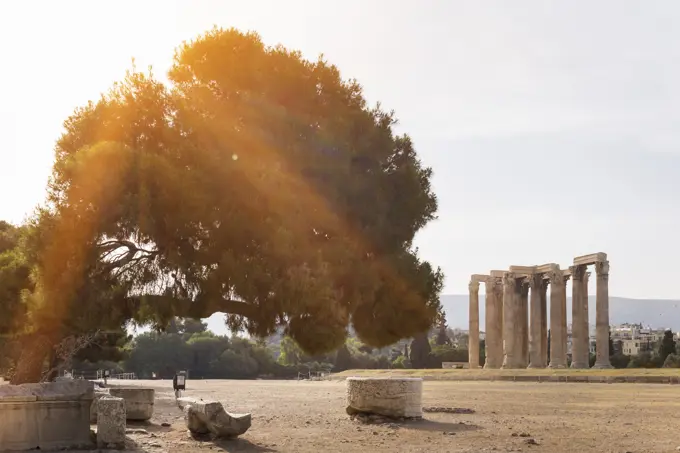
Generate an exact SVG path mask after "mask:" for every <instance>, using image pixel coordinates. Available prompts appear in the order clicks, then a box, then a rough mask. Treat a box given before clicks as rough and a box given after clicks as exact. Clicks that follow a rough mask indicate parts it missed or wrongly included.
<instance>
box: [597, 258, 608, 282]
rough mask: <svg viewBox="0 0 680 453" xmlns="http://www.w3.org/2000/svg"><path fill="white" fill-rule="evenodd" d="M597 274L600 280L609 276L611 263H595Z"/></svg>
mask: <svg viewBox="0 0 680 453" xmlns="http://www.w3.org/2000/svg"><path fill="white" fill-rule="evenodd" d="M595 273H596V274H597V276H598V278H599V277H603V276H608V275H609V261H598V262H596V263H595Z"/></svg>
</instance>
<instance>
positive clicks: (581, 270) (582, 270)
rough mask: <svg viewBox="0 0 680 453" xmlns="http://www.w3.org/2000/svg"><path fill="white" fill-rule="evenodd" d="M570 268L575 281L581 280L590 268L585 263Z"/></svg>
mask: <svg viewBox="0 0 680 453" xmlns="http://www.w3.org/2000/svg"><path fill="white" fill-rule="evenodd" d="M569 270H571V278H572V280H573V281H575V282H580V281H582V280H583V279H584V278H585V277H586V273H587V272H586V271H587V270H588V266H584V265H578V266H570V267H569Z"/></svg>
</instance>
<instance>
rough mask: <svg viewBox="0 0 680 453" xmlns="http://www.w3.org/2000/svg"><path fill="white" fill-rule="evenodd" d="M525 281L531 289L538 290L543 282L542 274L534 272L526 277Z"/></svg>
mask: <svg viewBox="0 0 680 453" xmlns="http://www.w3.org/2000/svg"><path fill="white" fill-rule="evenodd" d="M527 283H528V284H529V287H530V288H531V290H532V291H538V290H539V289H541V285H542V284H543V274H534V275H531V276H529V277H527Z"/></svg>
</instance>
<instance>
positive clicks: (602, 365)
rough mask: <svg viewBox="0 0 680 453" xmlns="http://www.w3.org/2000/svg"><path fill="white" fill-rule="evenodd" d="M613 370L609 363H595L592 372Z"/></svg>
mask: <svg viewBox="0 0 680 453" xmlns="http://www.w3.org/2000/svg"><path fill="white" fill-rule="evenodd" d="M612 368H614V367H613V366H612V364H611V363H597V362H595V365H593V369H594V370H611V369H612Z"/></svg>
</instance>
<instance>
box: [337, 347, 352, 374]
mask: <svg viewBox="0 0 680 453" xmlns="http://www.w3.org/2000/svg"><path fill="white" fill-rule="evenodd" d="M350 368H352V354H351V353H350V352H349V349H348V348H347V344H343V345H342V346H340V349H338V352H337V353H336V355H335V364H334V366H333V371H335V372H336V373H337V372H340V371H345V370H349V369H350Z"/></svg>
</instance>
